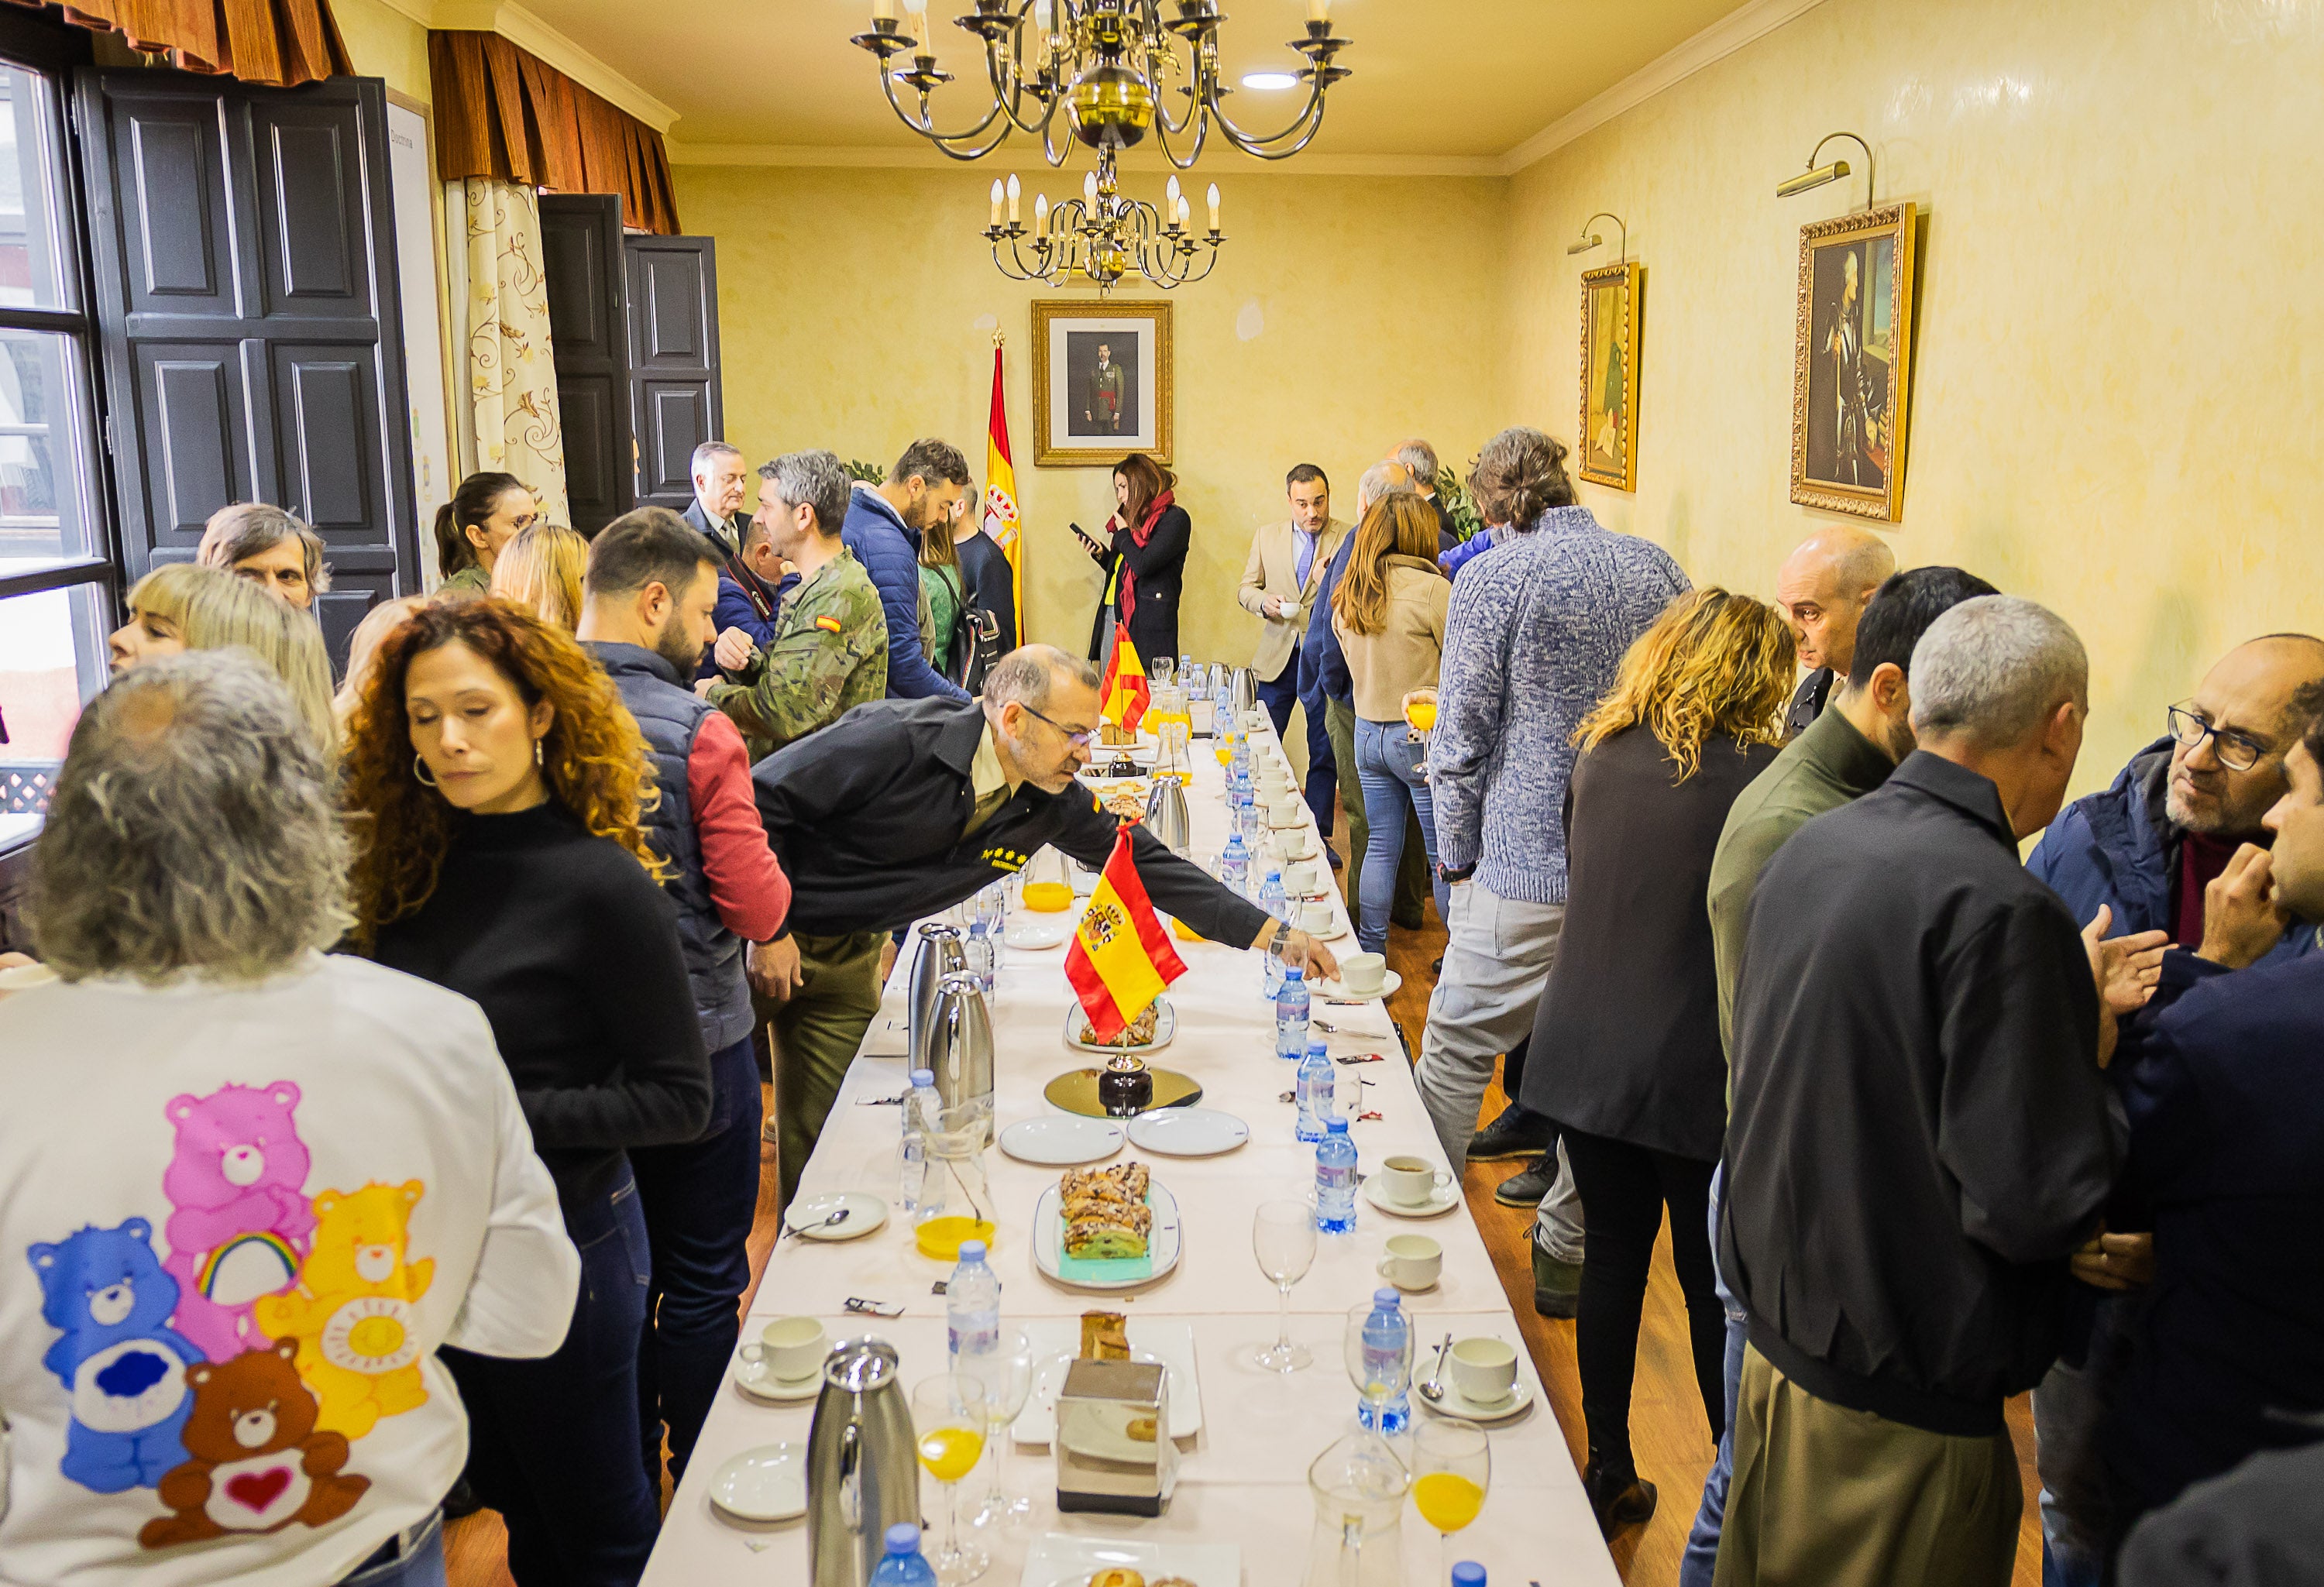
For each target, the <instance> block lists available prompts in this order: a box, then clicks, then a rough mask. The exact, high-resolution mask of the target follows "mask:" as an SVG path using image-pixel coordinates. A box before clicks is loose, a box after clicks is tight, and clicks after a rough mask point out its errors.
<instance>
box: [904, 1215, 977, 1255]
mask: <svg viewBox="0 0 2324 1587" xmlns="http://www.w3.org/2000/svg"><path fill="white" fill-rule="evenodd" d="M994 1232H995V1231H994V1230H993V1227H992V1225H991V1224H990V1223H981V1222H979V1221H978V1220H976V1219H974V1218H930V1219H929V1220H928V1221H927V1223H923V1224H921V1225H920V1226H919V1227H918V1229H915V1230H914V1231H912V1242H913V1243H914V1244H916V1245H918V1247H919V1248H920V1254H921V1255H922V1256H924V1257H934V1258H935V1259H936V1260H938V1261H940V1262H956V1261H958V1260H960V1246H961V1241H964V1240H982V1241H984V1245H985V1249H986V1250H991V1248H992V1236H993V1234H994Z"/></svg>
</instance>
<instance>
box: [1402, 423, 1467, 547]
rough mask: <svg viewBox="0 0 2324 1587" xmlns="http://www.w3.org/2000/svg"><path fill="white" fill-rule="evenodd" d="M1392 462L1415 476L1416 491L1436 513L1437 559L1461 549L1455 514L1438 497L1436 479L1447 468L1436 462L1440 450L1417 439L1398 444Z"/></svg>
mask: <svg viewBox="0 0 2324 1587" xmlns="http://www.w3.org/2000/svg"><path fill="white" fill-rule="evenodd" d="M1388 461H1389V462H1391V463H1400V464H1402V465H1403V466H1404V467H1405V469H1406V472H1408V473H1409V474H1410V475H1412V488H1413V489H1414V490H1415V491H1416V492H1418V493H1419V495H1420V499H1421V500H1422V501H1424V502H1425V503H1428V505H1429V506H1430V507H1431V508H1432V509H1433V510H1434V512H1435V513H1436V552H1437V555H1439V556H1442V555H1443V554H1444V553H1445V552H1447V551H1449V550H1451V549H1452V548H1453V547H1455V546H1457V545H1459V544H1460V543H1461V537H1460V535H1459V534H1457V533H1455V532H1454V531H1453V528H1452V513H1451V512H1447V511H1446V510H1445V507H1444V498H1443V497H1442V496H1440V495H1438V494H1436V475H1437V473H1438V472H1439V471H1440V470H1441V469H1442V468H1443V464H1441V463H1439V462H1438V461H1437V460H1436V448H1435V447H1432V446H1430V445H1429V444H1428V443H1427V442H1426V441H1425V440H1423V439H1421V438H1419V437H1418V436H1415V437H1413V438H1411V439H1410V440H1407V441H1398V442H1397V446H1396V450H1395V451H1393V452H1390V453H1389V454H1388Z"/></svg>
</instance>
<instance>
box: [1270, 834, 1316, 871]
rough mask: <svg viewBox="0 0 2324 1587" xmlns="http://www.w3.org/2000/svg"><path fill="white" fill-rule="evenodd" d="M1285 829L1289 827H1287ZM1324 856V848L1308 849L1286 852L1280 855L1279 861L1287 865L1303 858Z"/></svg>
mask: <svg viewBox="0 0 2324 1587" xmlns="http://www.w3.org/2000/svg"><path fill="white" fill-rule="evenodd" d="M1283 830H1288V829H1287V828H1286V829H1283ZM1322 858H1323V850H1322V849H1307V850H1305V851H1303V852H1302V853H1296V854H1293V853H1285V854H1282V855H1279V856H1278V857H1277V863H1281V864H1285V865H1295V864H1297V863H1299V862H1300V861H1302V860H1320V859H1322Z"/></svg>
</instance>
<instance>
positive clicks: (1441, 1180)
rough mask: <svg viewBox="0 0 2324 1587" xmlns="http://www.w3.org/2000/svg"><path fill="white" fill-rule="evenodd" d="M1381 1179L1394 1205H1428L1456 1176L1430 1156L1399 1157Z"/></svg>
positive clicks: (1385, 1167)
mask: <svg viewBox="0 0 2324 1587" xmlns="http://www.w3.org/2000/svg"><path fill="white" fill-rule="evenodd" d="M1342 967H1343V968H1344V965H1343V966H1342ZM1379 1181H1380V1193H1381V1194H1382V1195H1385V1196H1387V1197H1388V1200H1389V1202H1390V1203H1392V1204H1395V1205H1397V1206H1400V1207H1425V1206H1426V1205H1427V1204H1429V1203H1430V1202H1432V1201H1434V1199H1435V1198H1436V1194H1437V1192H1439V1191H1440V1190H1443V1189H1445V1188H1447V1187H1449V1186H1451V1185H1452V1175H1450V1174H1448V1173H1446V1172H1445V1171H1444V1170H1443V1169H1442V1168H1439V1167H1436V1166H1435V1165H1434V1164H1433V1163H1431V1162H1430V1161H1429V1160H1428V1159H1427V1158H1415V1157H1399V1158H1388V1161H1386V1162H1385V1163H1382V1164H1381V1165H1380V1170H1379Z"/></svg>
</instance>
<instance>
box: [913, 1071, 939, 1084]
mask: <svg viewBox="0 0 2324 1587" xmlns="http://www.w3.org/2000/svg"><path fill="white" fill-rule="evenodd" d="M912 1084H913V1086H914V1087H915V1088H918V1087H919V1086H923V1085H934V1084H936V1071H935V1070H934V1069H915V1070H913V1071H912Z"/></svg>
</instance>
